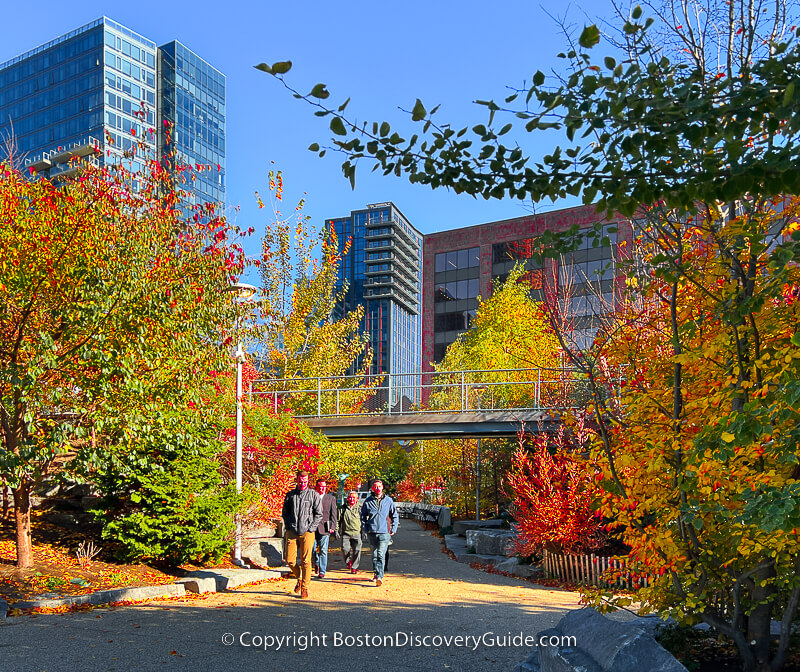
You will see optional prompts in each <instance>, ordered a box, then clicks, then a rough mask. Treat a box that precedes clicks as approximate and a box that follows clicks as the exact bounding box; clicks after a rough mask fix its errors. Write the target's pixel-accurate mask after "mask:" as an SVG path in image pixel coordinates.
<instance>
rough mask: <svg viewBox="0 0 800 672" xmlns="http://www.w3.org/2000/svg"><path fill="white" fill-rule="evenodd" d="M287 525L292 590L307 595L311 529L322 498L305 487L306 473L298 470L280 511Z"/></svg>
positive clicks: (315, 524)
mask: <svg viewBox="0 0 800 672" xmlns="http://www.w3.org/2000/svg"><path fill="white" fill-rule="evenodd" d="M281 516H282V518H283V524H284V527H285V528H286V545H285V548H284V559H285V560H286V563H287V564H288V565H289V567H290V569H291V570H292V576H293V577H294V578H295V579H297V584H296V585H295V587H294V592H295V593H299V594H300V597H301V598H306V597H308V584H309V583H310V582H311V549H312V548H313V547H314V530H316V529H317V527H318V526H319V523H320V521H321V520H322V500H321V498H320V496H319V495H318V494H317V493H316V492H314V491H313V490H310V489H309V487H308V472H307V471H298V472H297V487H296V488H295V489H294V490H290V491H289V492H287V493H286V498H285V499H284V500H283V510H282V511H281Z"/></svg>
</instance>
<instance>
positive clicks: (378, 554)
mask: <svg viewBox="0 0 800 672" xmlns="http://www.w3.org/2000/svg"><path fill="white" fill-rule="evenodd" d="M367 538H368V539H369V545H370V547H371V548H372V570H373V571H374V572H375V578H376V579H380V580H381V581H383V559H384V558H385V557H386V549H387V548H388V547H389V539H391V538H392V535H390V534H389V533H388V532H385V533H382V534H378V533H377V532H368V533H367Z"/></svg>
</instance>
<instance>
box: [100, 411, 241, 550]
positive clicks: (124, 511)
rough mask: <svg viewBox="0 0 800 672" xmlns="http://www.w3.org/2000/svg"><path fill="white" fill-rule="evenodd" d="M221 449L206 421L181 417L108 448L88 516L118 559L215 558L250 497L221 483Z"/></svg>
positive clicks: (227, 546)
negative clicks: (100, 528)
mask: <svg viewBox="0 0 800 672" xmlns="http://www.w3.org/2000/svg"><path fill="white" fill-rule="evenodd" d="M220 448H221V446H220V444H219V442H218V441H216V439H215V438H214V437H213V428H212V426H211V425H210V424H208V423H205V422H204V421H203V420H202V419H201V418H198V417H188V416H187V417H171V418H161V422H160V423H157V424H154V425H151V426H150V427H149V430H148V431H143V432H141V433H138V436H137V438H136V439H135V440H132V441H131V444H130V445H127V442H126V443H123V444H122V445H119V446H117V447H116V448H115V449H112V450H111V451H110V452H109V455H108V459H107V460H106V461H105V463H104V464H102V465H100V466H99V468H98V470H97V473H96V481H97V485H98V488H99V489H100V491H101V493H102V497H101V499H100V503H99V505H98V507H97V508H96V509H95V511H94V513H95V515H96V517H97V518H98V519H99V520H100V521H101V522H102V523H103V532H102V535H103V538H104V539H106V540H109V541H111V542H113V543H115V544H116V545H117V552H116V554H117V556H118V557H119V558H120V559H122V560H126V561H142V560H164V561H166V562H168V563H170V564H172V565H178V564H181V563H184V562H195V563H202V562H216V561H218V560H219V559H220V558H222V556H223V555H225V554H226V553H227V552H228V551H229V550H230V546H231V540H232V538H233V530H234V516H235V514H236V513H237V512H238V511H239V510H240V509H241V508H242V506H243V505H244V504H245V503H247V502H249V501H250V500H251V499H252V496H251V495H250V494H249V492H246V493H245V494H244V495H239V494H237V492H236V490H235V487H234V485H233V484H228V485H223V484H222V479H221V477H220V474H219V467H218V464H217V462H216V461H215V459H214V458H215V455H216V453H217V451H218V450H219V449H220Z"/></svg>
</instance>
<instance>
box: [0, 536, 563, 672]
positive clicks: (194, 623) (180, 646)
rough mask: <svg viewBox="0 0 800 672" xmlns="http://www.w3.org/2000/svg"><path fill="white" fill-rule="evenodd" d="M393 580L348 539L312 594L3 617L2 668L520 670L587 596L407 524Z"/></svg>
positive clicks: (282, 589)
mask: <svg viewBox="0 0 800 672" xmlns="http://www.w3.org/2000/svg"><path fill="white" fill-rule="evenodd" d="M401 522H402V525H401V529H400V530H399V531H398V533H397V535H395V537H394V544H393V545H392V546H391V550H390V567H389V572H388V573H387V575H386V582H385V583H384V585H383V586H382V587H380V588H377V587H375V586H373V585H372V584H371V583H370V581H369V579H370V578H371V571H370V570H371V566H372V564H371V557H370V554H369V553H368V552H367V553H366V554H365V556H364V557H363V558H362V570H366V571H362V572H360V573H359V574H357V575H355V576H354V575H352V574H350V573H349V572H348V571H347V569H346V568H345V567H344V565H343V562H342V559H341V555H340V552H339V548H338V542H334V543H333V544H332V549H331V555H330V557H331V562H330V564H329V567H328V573H327V576H326V578H325V579H323V580H314V581H313V582H312V584H311V589H310V598H309V599H307V600H301V599H299V597H297V596H295V595H294V594H293V593H292V588H293V587H294V582H293V581H278V582H270V583H264V584H258V585H254V586H250V587H244V588H242V589H239V590H235V591H232V592H229V593H218V594H214V595H211V596H206V597H203V598H202V599H194V600H192V599H184V600H180V601H168V602H151V603H147V604H137V605H131V606H126V607H116V608H112V609H95V610H92V611H86V612H76V613H67V614H52V615H36V616H22V617H12V618H8V619H5V620H4V621H0V672H6V671H8V672H12V671H13V672H100V671H102V672H111V671H117V670H119V671H122V670H126V671H127V670H141V671H144V672H149V671H151V670H152V671H155V670H159V671H161V670H190V671H191V672H204V671H206V670H208V671H210V672H216V671H219V672H240V671H242V672H243V671H245V670H247V671H250V670H253V671H256V670H258V671H262V670H263V671H269V672H297V671H302V670H315V671H316V670H321V668H324V669H325V672H352V671H353V670H366V669H371V670H376V669H379V670H381V671H389V670H400V671H404V670H409V671H414V672H416V671H420V672H422V671H423V670H425V671H429V670H451V671H452V672H482V671H484V670H507V671H509V672H510V671H511V670H513V667H514V665H515V664H516V663H518V662H520V661H522V660H524V659H525V658H526V656H527V655H528V651H529V649H530V645H529V643H530V640H529V642H528V644H526V643H525V641H524V638H525V637H532V636H533V635H535V634H536V633H538V632H539V631H541V630H545V629H546V628H550V627H553V626H554V625H555V624H556V623H557V622H558V620H559V619H560V618H561V616H562V615H563V614H564V613H565V612H566V611H567V610H569V609H574V608H577V607H578V595H577V594H576V593H571V592H567V591H561V590H556V589H553V588H547V587H541V586H536V585H534V584H531V583H529V582H527V581H523V580H520V579H514V578H510V577H504V576H499V575H493V574H488V573H486V572H484V571H481V570H476V569H472V568H471V567H469V566H468V565H464V564H461V563H457V562H454V561H453V560H451V559H450V558H449V557H448V556H447V555H446V554H444V553H442V552H441V548H442V545H441V542H440V541H439V539H438V538H436V537H434V536H432V535H431V532H429V531H426V530H423V529H421V528H420V527H419V526H418V525H417V524H416V523H414V522H411V521H401Z"/></svg>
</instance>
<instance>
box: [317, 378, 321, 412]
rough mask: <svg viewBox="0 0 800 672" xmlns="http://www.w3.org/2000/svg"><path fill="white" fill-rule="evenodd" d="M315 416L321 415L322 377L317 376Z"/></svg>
mask: <svg viewBox="0 0 800 672" xmlns="http://www.w3.org/2000/svg"><path fill="white" fill-rule="evenodd" d="M317 417H318V418H321V417H322V379H321V378H317Z"/></svg>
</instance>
